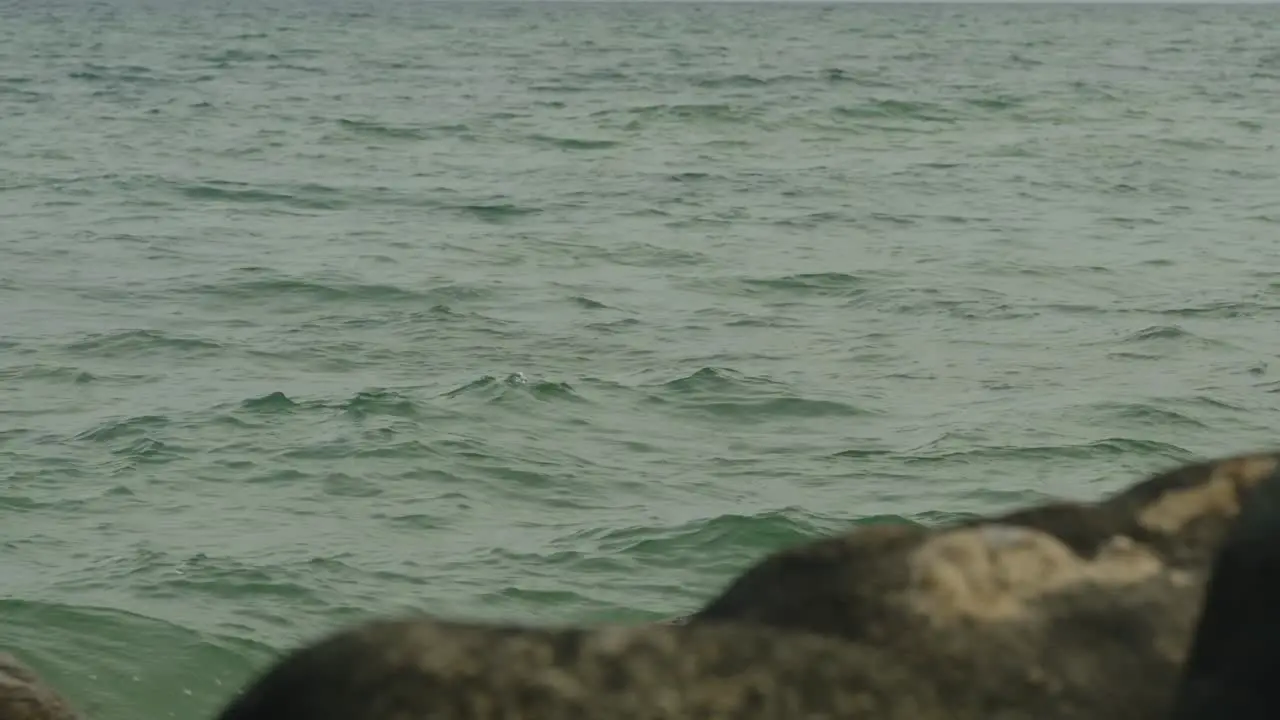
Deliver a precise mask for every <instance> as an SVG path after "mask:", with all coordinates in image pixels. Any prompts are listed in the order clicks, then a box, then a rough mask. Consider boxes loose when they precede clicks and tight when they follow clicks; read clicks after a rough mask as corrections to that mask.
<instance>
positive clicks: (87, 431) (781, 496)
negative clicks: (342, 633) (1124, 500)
mask: <svg viewBox="0 0 1280 720" xmlns="http://www.w3.org/2000/svg"><path fill="white" fill-rule="evenodd" d="M1278 48H1280V10H1278V9H1277V8H1276V6H1270V7H1269V6H1265V5H1263V6H1225V5H1218V6H1152V5H1144V6H1081V5H1075V6H1072V5H1048V6H1046V5H1034V6H1029V5H1013V6H1010V5H1005V6H1000V5H988V6H978V5H974V6H967V5H838V6H820V5H813V4H792V5H784V4H703V5H694V4H622V3H618V4H590V3H579V4H561V3H535V2H529V3H524V4H498V3H479V2H476V3H452V4H450V3H431V2H417V1H411V0H364V1H363V2H354V3H341V2H338V1H337V0H267V1H266V2H250V1H249V0H220V1H219V2H194V1H186V0H149V1H147V0H51V1H50V2H36V0H0V549H2V554H0V646H3V647H4V648H8V649H11V650H14V651H15V652H18V653H19V654H20V655H21V656H22V657H24V658H26V659H28V660H29V661H31V662H32V664H33V665H35V666H37V667H38V668H39V669H40V670H41V671H42V672H44V673H46V674H47V675H48V676H49V677H50V679H51V680H52V681H54V682H55V683H56V684H57V685H58V686H59V687H60V688H61V689H63V690H64V691H65V692H66V694H67V695H69V696H70V697H71V698H72V699H73V700H75V701H76V702H77V703H78V704H80V705H81V706H82V707H84V708H85V709H86V710H87V711H89V713H90V714H91V716H92V717H94V718H97V719H98V720H134V719H137V718H166V717H174V718H201V717H209V715H210V713H212V712H213V711H214V710H215V709H216V708H217V707H218V706H219V705H220V704H221V703H222V702H223V701H224V700H225V699H227V698H228V697H230V695H231V693H232V692H233V691H234V690H235V689H236V688H237V687H238V686H239V685H240V683H242V682H243V681H244V680H245V679H246V678H248V677H249V676H250V674H251V673H253V672H254V671H256V670H258V669H259V668H262V667H263V666H264V664H265V663H266V662H268V661H269V660H270V658H272V657H273V655H274V653H276V652H278V651H280V650H284V649H286V648H289V647H291V646H293V645H295V644H296V643H299V642H302V641H304V640H307V639H310V638H312V637H314V636H316V635H317V634H319V633H321V632H325V631H328V630H330V629H332V628H335V627H337V626H339V625H343V624H346V623H349V622H354V621H356V620H358V619H361V618H366V617H369V616H371V615H373V614H378V613H391V612H399V611H402V610H408V609H417V610H426V611H429V612H432V613H436V614H439V615H442V616H447V617H456V618H470V619H482V620H511V621H519V622H527V623H540V624H551V623H571V622H572V623H596V622H604V621H624V622H634V621H644V620H649V619H654V618H661V617H665V616H670V615H674V614H679V613H683V612H687V611H690V610H692V609H694V608H696V607H697V606H698V605H699V603H700V602H702V601H703V600H704V599H706V598H708V597H709V596H710V595H711V594H712V593H714V592H716V591H717V590H718V589H719V588H720V587H722V586H723V585H724V584H725V583H726V582H727V581H728V580H729V579H730V578H731V577H732V576H733V575H734V574H735V573H737V572H740V571H741V570H742V569H744V568H745V567H746V566H747V565H749V564H750V563H752V562H753V561H754V560H756V559H757V558H759V557H761V556H762V555H763V554H765V553H767V552H769V551H771V550H773V549H777V548H781V547H784V546H788V545H792V544H796V543H799V542H802V541H805V540H806V539H809V538H813V537H817V536H820V535H822V534H824V533H831V532H835V531H838V530H842V529H846V528H850V527H852V526H855V525H857V524H859V523H866V522H919V523H938V522H945V521H948V520H954V519H956V518H961V517H967V516H971V515H973V514H976V513H986V512H993V511H998V510H1003V509H1008V508H1011V507H1014V506H1018V505H1023V504H1027V503H1033V502H1039V501H1043V500H1046V499H1049V498H1074V499H1093V498H1099V497H1101V496H1103V495H1105V494H1106V493H1109V492H1112V491H1114V490H1116V489H1118V488H1121V487H1123V486H1125V485H1127V484H1128V483H1131V482H1133V481H1134V480H1136V479H1138V478H1139V477H1140V476H1141V475H1142V474H1144V473H1147V472H1151V471H1154V470H1157V469H1162V468H1166V467H1168V466H1171V465H1173V464H1177V463H1180V462H1185V461H1187V460H1190V459H1193V458H1199V457H1206V456H1211V455H1220V454H1224V453H1231V452H1237V451H1243V450H1250V449H1255V448H1259V447H1270V446H1273V445H1274V444H1275V441H1276V437H1275V429H1276V428H1277V427H1278V426H1280V395H1278V394H1277V392H1280V380H1277V375H1276V368H1272V367H1271V365H1272V363H1273V362H1274V361H1275V358H1276V354H1277V351H1280V242H1278V240H1280V151H1277V149H1276V143H1277V141H1278V139H1280V120H1278V119H1277V118H1280V49H1278Z"/></svg>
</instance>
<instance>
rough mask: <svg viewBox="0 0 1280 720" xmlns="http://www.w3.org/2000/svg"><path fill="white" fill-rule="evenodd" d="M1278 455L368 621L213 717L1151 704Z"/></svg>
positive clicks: (1101, 709)
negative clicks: (722, 568)
mask: <svg viewBox="0 0 1280 720" xmlns="http://www.w3.org/2000/svg"><path fill="white" fill-rule="evenodd" d="M1278 465H1280V456H1278V455H1276V454H1258V455H1251V456H1242V457H1236V458H1226V459H1219V460H1215V461H1210V462H1205V463H1198V464H1195V465H1189V466H1186V467H1183V468H1179V469H1176V470H1173V471H1170V472H1166V473H1161V474H1159V475H1156V476H1154V477H1152V478H1150V479H1148V480H1146V481H1144V482H1142V483H1139V484H1137V485H1135V486H1133V487H1131V488H1130V489H1128V490H1126V491H1124V492H1121V493H1119V494H1117V495H1114V496H1112V497H1110V498H1107V499H1104V500H1102V501H1101V502H1098V503H1058V504H1052V505H1046V506H1042V507H1037V508H1030V509H1026V510H1021V511H1018V512H1014V513H1008V514H1005V515H1003V516H999V517H995V518H990V519H985V520H979V521H974V522H968V523H963V524H959V525H957V526H953V527H946V528H938V529H927V528H922V527H918V526H908V525H903V526H877V527H869V528H863V529H859V530H855V531H854V532H851V533H848V534H845V535H841V536H838V537H833V538H828V539H824V540H820V541H817V542H814V543H810V544H807V545H804V546H801V547H798V548H794V549H790V550H785V551H783V552H780V553H776V554H774V555H772V556H771V557H768V558H766V559H764V560H763V561H762V562H761V563H759V564H757V565H756V566H755V567H753V568H751V569H750V570H748V571H747V572H746V573H744V574H743V575H742V576H741V577H740V578H738V579H737V580H736V581H734V582H733V583H731V584H730V585H729V586H728V587H727V588H726V590H725V591H724V592H723V593H721V594H720V596H719V597H717V598H715V599H714V600H713V601H711V602H710V603H709V604H708V605H707V606H706V607H704V608H703V609H702V610H700V611H699V612H697V613H694V614H693V615H692V616H691V617H689V618H687V619H686V621H685V622H683V623H679V622H677V623H655V624H652V625H647V626H641V627H597V628H542V629H539V628H530V627H515V626H487V625H479V624H470V623H458V622H445V621H442V620H438V619H433V618H429V617H417V618H404V619H400V620H383V621H379V622H374V623H369V624H366V625H364V626H361V627H357V628H351V629H348V630H345V631H343V632H339V633H337V634H335V635H332V636H330V637H328V638H325V639H323V640H321V641H319V642H317V643H315V644H312V645H310V646H308V647H306V648H303V649H301V650H298V651H295V652H294V653H291V654H290V655H288V656H286V657H284V658H283V659H282V660H281V661H280V662H279V663H278V664H277V665H276V666H275V667H274V668H272V669H270V670H269V671H268V672H267V673H266V674H265V675H263V676H262V677H261V678H260V679H259V680H258V681H257V682H255V683H252V684H251V685H250V687H249V688H248V689H247V690H246V692H245V694H244V695H243V696H242V697H240V698H239V699H237V700H235V701H233V703H232V704H231V705H229V706H228V708H227V709H226V710H225V712H224V713H223V714H222V715H221V716H220V717H221V720H268V719H269V718H271V719H274V718H290V719H291V720H328V719H330V718H332V719H333V720H337V719H338V718H343V719H344V720H391V719H392V718H398V717H432V718H435V719H438V720H471V719H473V718H474V719H476V720H479V719H480V718H493V719H498V718H511V719H512V720H514V719H515V718H522V719H523V720H560V719H562V718H564V719H567V718H588V717H610V718H618V719H619V720H627V719H630V718H635V719H637V720H638V719H639V718H645V719H646V720H667V719H669V720H677V719H684V718H694V717H697V718H708V719H711V718H714V719H717V720H718V719H723V720H730V719H731V718H732V719H735V720H774V719H776V720H783V719H784V718H786V719H788V720H791V719H794V718H833V719H835V718H839V719H840V720H861V719H863V718H865V719H866V720H872V719H873V718H874V719H875V720H899V719H901V720H907V719H908V718H910V719H912V720H933V719H935V718H936V719H937V720H942V719H943V718H946V719H947V720H1013V719H1015V718H1017V719H1019V720H1021V719H1023V718H1026V719H1027V720H1032V719H1034V720H1077V719H1079V720H1086V719H1087V720H1166V718H1167V717H1168V715H1169V712H1170V708H1171V698H1172V696H1173V690H1174V687H1175V685H1176V682H1177V678H1178V675H1179V672H1180V670H1179V668H1180V665H1181V663H1182V660H1183V658H1184V657H1185V655H1186V649H1187V647H1188V645H1189V644H1190V640H1191V636H1192V633H1193V628H1194V626H1195V623H1196V621H1197V618H1198V617H1199V608H1200V605H1201V599H1202V596H1203V593H1204V587H1205V579H1206V576H1207V574H1208V569H1209V564H1210V562H1211V560H1212V558H1213V557H1214V556H1215V554H1216V552H1217V551H1218V548H1219V546H1220V545H1221V543H1222V539H1223V537H1224V536H1225V533H1226V532H1227V530H1228V529H1229V528H1230V526H1231V525H1232V523H1233V521H1234V519H1235V518H1236V516H1237V515H1238V514H1239V511H1240V507H1241V505H1242V504H1243V503H1244V502H1245V501H1246V500H1247V498H1248V497H1249V495H1250V493H1251V491H1252V488H1253V487H1254V486H1255V485H1257V484H1258V483H1259V481H1261V480H1263V479H1264V478H1268V477H1271V476H1272V475H1274V474H1275V473H1276V469H1277V466H1278ZM1197 720H1199V719H1198V718H1197Z"/></svg>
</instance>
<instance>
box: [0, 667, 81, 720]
mask: <svg viewBox="0 0 1280 720" xmlns="http://www.w3.org/2000/svg"><path fill="white" fill-rule="evenodd" d="M0 720H80V715H79V714H77V713H76V712H75V711H74V710H73V709H72V708H71V705H70V704H69V703H68V702H67V701H66V700H65V699H63V697H62V696H61V695H59V694H58V693H57V692H56V691H54V689H53V688H51V687H49V686H48V685H46V684H45V682H44V681H43V680H41V679H40V676H39V675H37V674H36V673H35V671H34V670H32V669H31V668H29V667H27V666H26V665H25V664H23V663H22V661H20V660H18V658H16V657H14V656H13V655H10V654H9V653H3V652H0Z"/></svg>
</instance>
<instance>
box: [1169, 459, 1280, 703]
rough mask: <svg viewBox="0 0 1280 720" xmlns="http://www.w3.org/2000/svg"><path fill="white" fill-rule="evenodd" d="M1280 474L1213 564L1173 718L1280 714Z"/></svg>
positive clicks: (1261, 489)
mask: <svg viewBox="0 0 1280 720" xmlns="http://www.w3.org/2000/svg"><path fill="white" fill-rule="evenodd" d="M1276 678H1280V475H1278V476H1273V477H1271V478H1270V479H1268V480H1267V481H1266V482H1264V483H1262V484H1260V485H1259V486H1258V487H1257V489H1256V490H1255V491H1254V493H1253V496H1252V497H1251V498H1250V499H1249V503H1248V504H1247V505H1246V506H1245V507H1244V510H1243V511H1242V512H1241V513H1240V518H1239V520H1238V521H1237V522H1236V524H1235V526H1234V527H1233V528H1232V529H1231V532H1230V534H1228V536H1227V538H1226V540H1225V541H1224V543H1223V545H1222V548H1221V550H1220V551H1219V553H1218V555H1217V558H1216V561H1215V563H1214V566H1213V574H1212V575H1211V577H1210V579H1209V583H1208V589H1207V592H1206V597H1205V602H1204V604H1203V610H1202V612H1201V616H1200V624H1199V625H1198V627H1197V628H1196V633H1195V636H1194V638H1193V639H1192V642H1191V647H1190V652H1189V655H1188V658H1187V660H1186V663H1185V664H1184V666H1183V669H1182V678H1181V680H1182V681H1181V683H1179V686H1178V691H1177V695H1176V700H1175V709H1174V712H1173V714H1172V716H1171V717H1172V718H1173V720H1216V719H1217V718H1230V719H1231V720H1264V718H1265V719H1266V720H1270V719H1271V718H1275V717H1280V692H1278V691H1277V690H1276V686H1275V685H1273V683H1275V682H1276Z"/></svg>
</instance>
